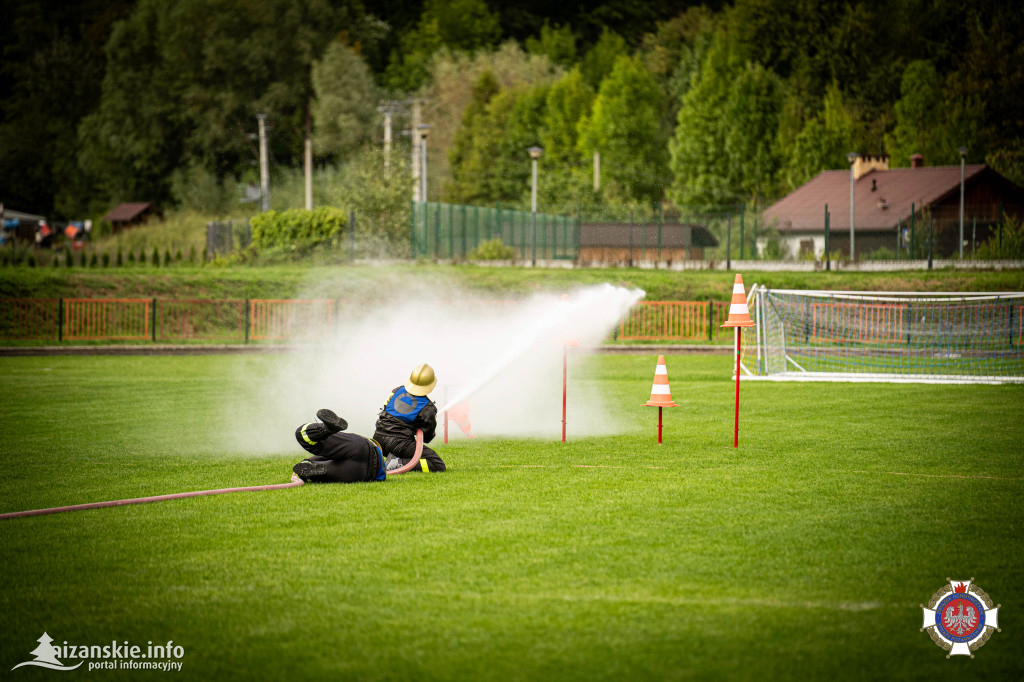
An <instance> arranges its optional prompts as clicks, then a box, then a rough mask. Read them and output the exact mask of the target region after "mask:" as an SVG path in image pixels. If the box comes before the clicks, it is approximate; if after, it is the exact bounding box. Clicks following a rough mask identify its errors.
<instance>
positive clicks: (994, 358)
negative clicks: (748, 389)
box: [743, 284, 1024, 384]
mask: <svg viewBox="0 0 1024 682" xmlns="http://www.w3.org/2000/svg"><path fill="white" fill-rule="evenodd" d="M748 306H749V307H750V316H751V318H752V319H753V320H754V322H755V323H756V325H757V326H755V327H752V328H749V329H744V330H743V345H744V348H743V351H744V352H743V370H744V376H743V379H767V380H773V381H881V382H896V383H963V384H967V383H1024V292H955V293H933V292H871V291H816V290H796V289H769V288H766V287H764V286H759V285H757V284H755V285H754V286H753V287H751V290H750V294H749V295H748Z"/></svg>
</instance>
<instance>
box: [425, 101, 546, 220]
mask: <svg viewBox="0 0 1024 682" xmlns="http://www.w3.org/2000/svg"><path fill="white" fill-rule="evenodd" d="M547 94H548V86H547V85H538V86H534V87H532V88H518V89H511V90H502V91H501V92H499V93H497V94H495V95H493V96H492V97H491V98H490V99H489V100H488V101H487V104H486V105H485V107H484V110H483V112H482V113H481V114H479V115H474V116H472V117H470V118H469V119H467V120H466V121H464V124H463V127H462V128H461V129H460V130H459V132H458V137H460V138H461V139H460V140H459V144H458V150H459V152H458V154H459V155H458V157H457V159H456V160H457V161H458V163H457V164H456V163H453V168H452V170H453V173H452V182H451V183H450V184H449V185H448V187H447V188H446V190H445V196H446V198H447V199H448V200H450V201H455V202H459V203H492V202H495V201H502V202H516V201H518V202H523V201H524V197H526V196H528V195H529V191H530V169H531V165H530V157H529V154H528V152H527V151H526V150H527V148H528V147H531V146H533V145H536V144H538V142H540V131H541V125H542V118H543V114H544V108H545V101H546V99H547ZM467 110H468V108H467Z"/></svg>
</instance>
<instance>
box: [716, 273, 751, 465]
mask: <svg viewBox="0 0 1024 682" xmlns="http://www.w3.org/2000/svg"><path fill="white" fill-rule="evenodd" d="M722 326H723V327H732V328H734V329H736V409H735V416H734V418H733V437H732V446H733V447H734V448H738V447H739V446H740V355H741V353H740V344H741V338H742V336H741V333H740V327H753V326H755V325H754V321H753V320H751V319H750V310H749V309H748V308H747V292H745V291H744V290H743V275H741V274H739V273H737V274H736V280H735V281H734V282H733V284H732V303H730V304H729V319H728V320H726V322H725V324H723V325H722Z"/></svg>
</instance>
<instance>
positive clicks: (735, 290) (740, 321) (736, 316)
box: [722, 274, 754, 327]
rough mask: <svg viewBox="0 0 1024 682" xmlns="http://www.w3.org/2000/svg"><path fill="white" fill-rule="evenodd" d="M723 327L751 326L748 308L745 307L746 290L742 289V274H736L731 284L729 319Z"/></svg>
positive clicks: (752, 324)
mask: <svg viewBox="0 0 1024 682" xmlns="http://www.w3.org/2000/svg"><path fill="white" fill-rule="evenodd" d="M722 326H723V327H753V326H754V321H753V320H751V319H750V310H749V309H748V308H747V292H746V291H744V290H743V275H740V274H737V275H736V281H734V282H733V285H732V302H731V303H730V304H729V319H728V321H726V323H725V324H723V325H722Z"/></svg>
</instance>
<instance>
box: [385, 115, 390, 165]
mask: <svg viewBox="0 0 1024 682" xmlns="http://www.w3.org/2000/svg"><path fill="white" fill-rule="evenodd" d="M390 168H391V109H385V110H384V170H385V171H387V170H389V169H390Z"/></svg>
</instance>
